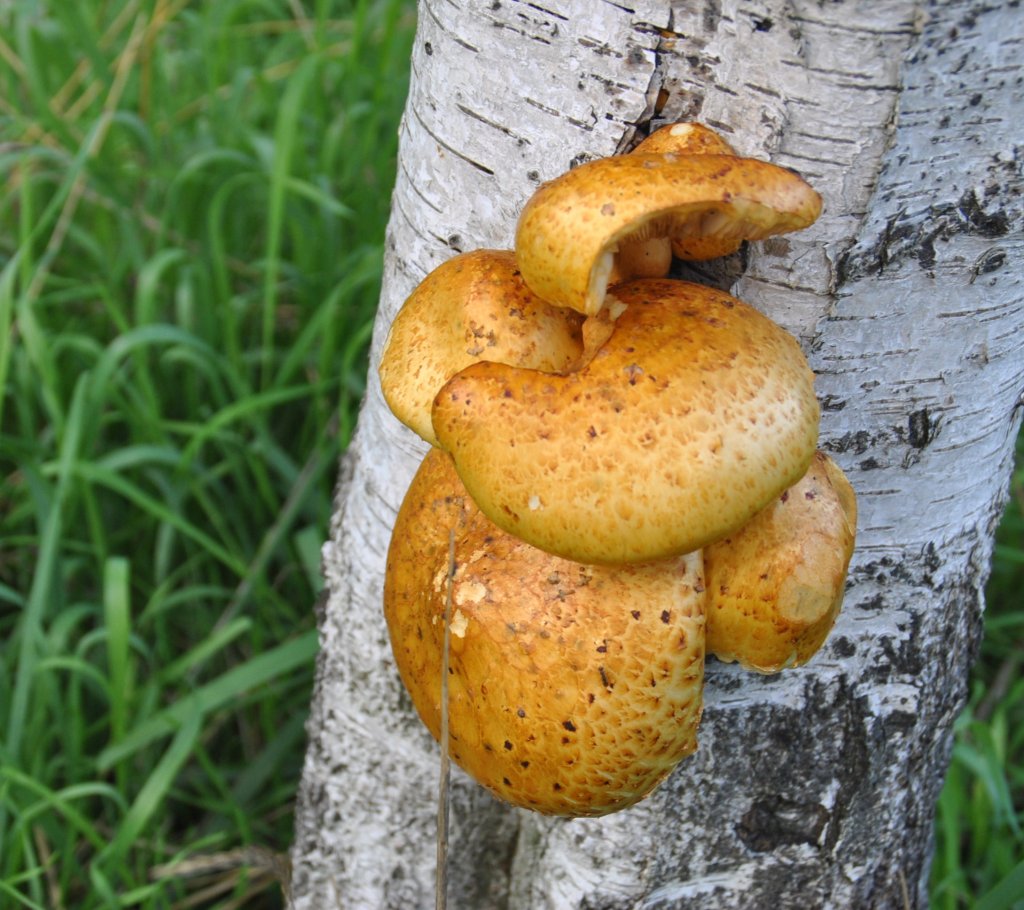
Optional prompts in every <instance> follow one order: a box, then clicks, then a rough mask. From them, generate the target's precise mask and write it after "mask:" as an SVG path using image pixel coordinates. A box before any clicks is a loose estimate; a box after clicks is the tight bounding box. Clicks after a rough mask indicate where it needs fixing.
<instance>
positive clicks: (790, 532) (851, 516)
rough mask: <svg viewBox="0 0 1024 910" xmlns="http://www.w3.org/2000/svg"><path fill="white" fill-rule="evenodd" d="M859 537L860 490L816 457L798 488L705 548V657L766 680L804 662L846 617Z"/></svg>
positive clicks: (829, 463) (828, 460)
mask: <svg viewBox="0 0 1024 910" xmlns="http://www.w3.org/2000/svg"><path fill="white" fill-rule="evenodd" d="M856 529H857V502H856V498H855V496H854V492H853V488H852V487H851V486H850V482H849V481H848V480H847V479H846V476H845V475H844V474H843V472H842V470H841V469H840V468H839V466H838V465H837V464H836V463H835V462H834V461H832V459H831V458H829V457H828V456H827V455H825V454H824V453H823V452H818V453H817V454H816V455H815V457H814V460H813V461H812V462H811V466H810V468H809V469H808V471H807V473H806V474H805V475H804V476H803V477H802V478H801V479H800V480H799V481H798V482H797V483H796V484H794V485H793V486H792V487H790V488H789V489H787V490H786V491H785V492H784V493H782V495H781V496H779V497H778V498H777V499H776V500H775V501H774V502H772V503H771V505H769V506H768V507H767V508H765V509H763V510H762V511H760V512H759V513H758V514H757V515H755V516H754V517H753V518H752V519H751V520H750V521H748V522H747V523H746V524H745V525H743V527H742V528H740V529H739V530H738V531H736V532H735V533H733V534H730V535H729V536H728V537H726V538H724V539H722V540H720V541H718V542H717V543H713V544H711V545H710V546H708V547H706V548H705V550H704V566H705V569H704V571H705V577H706V579H707V588H708V627H707V633H708V652H709V653H712V654H714V655H715V656H716V657H718V658H719V659H721V660H728V661H732V660H737V661H739V662H740V663H741V664H742V665H743V666H744V667H747V668H748V669H752V670H758V671H760V672H762V673H775V672H778V671H779V670H782V669H785V668H786V667H795V666H799V665H800V664H803V663H806V662H807V661H808V660H809V659H810V658H811V656H813V655H814V654H815V653H816V652H817V651H818V649H819V648H820V647H821V645H822V643H823V642H824V641H825V637H826V636H827V635H828V633H829V630H830V629H831V628H832V626H833V624H834V623H835V620H836V616H837V615H838V613H839V607H840V605H841V603H842V600H843V588H844V585H845V581H846V570H847V568H848V567H849V565H850V557H851V556H852V554H853V544H854V538H855V536H856Z"/></svg>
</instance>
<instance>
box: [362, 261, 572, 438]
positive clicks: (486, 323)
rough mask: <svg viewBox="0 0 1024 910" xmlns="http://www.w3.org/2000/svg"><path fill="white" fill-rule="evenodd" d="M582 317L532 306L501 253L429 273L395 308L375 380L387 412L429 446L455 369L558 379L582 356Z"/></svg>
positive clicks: (537, 304) (537, 303)
mask: <svg viewBox="0 0 1024 910" xmlns="http://www.w3.org/2000/svg"><path fill="white" fill-rule="evenodd" d="M581 322H582V317H581V316H580V315H579V314H577V313H574V312H572V311H571V310H565V309H560V308H558V307H553V306H550V305H548V304H547V303H545V302H544V301H542V300H540V299H538V298H537V297H536V296H535V295H534V294H533V293H532V292H531V291H530V289H529V288H528V287H527V286H526V284H525V283H524V282H523V279H522V276H521V275H520V274H519V270H518V268H517V267H516V262H515V255H514V254H513V253H512V252H511V251H508V250H476V251H474V252H471V253H463V254H461V255H459V256H456V257H454V258H453V259H449V260H448V261H447V262H445V263H443V264H442V265H440V266H439V267H438V268H436V269H435V270H434V271H433V272H431V273H430V274H429V275H428V276H427V277H426V278H424V279H423V281H422V282H421V283H420V284H419V286H418V287H417V288H416V289H415V290H414V291H413V293H412V294H411V295H410V296H409V298H408V299H407V300H406V301H405V303H404V304H403V305H402V308H401V310H400V311H399V313H398V315H397V316H396V317H395V321H394V322H393V323H392V325H391V330H390V332H389V333H388V338H387V341H386V342H385V346H384V353H383V355H382V357H381V362H380V368H379V375H380V381H381V387H382V389H383V392H384V398H385V399H386V401H387V403H388V406H389V407H390V408H391V410H392V411H393V412H394V414H395V416H396V417H397V418H398V419H399V420H401V421H402V423H404V424H405V425H406V426H407V427H409V428H410V429H411V430H413V431H414V432H415V433H418V434H419V435H420V436H421V437H423V439H425V440H426V441H427V442H429V443H430V444H431V445H437V440H436V439H435V438H434V430H433V428H432V427H431V425H430V406H431V404H432V402H433V400H434V395H435V394H436V393H437V391H438V389H440V388H441V386H442V385H444V383H445V382H446V381H447V380H448V379H449V378H450V377H452V376H454V375H455V374H456V373H457V372H458V371H459V370H461V369H463V368H464V367H467V366H469V365H470V364H471V363H477V362H478V361H481V360H494V361H498V362H500V363H510V364H516V365H519V366H525V367H531V368H534V369H538V370H545V371H548V372H559V371H561V370H565V369H567V368H569V367H570V366H571V365H572V364H574V363H575V362H576V360H577V359H578V357H579V355H580V353H581V351H582V345H583V342H582V337H581V329H580V326H581Z"/></svg>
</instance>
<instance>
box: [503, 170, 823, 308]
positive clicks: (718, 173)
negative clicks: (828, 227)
mask: <svg viewBox="0 0 1024 910" xmlns="http://www.w3.org/2000/svg"><path fill="white" fill-rule="evenodd" d="M820 211H821V197H820V196H818V194H817V193H816V192H815V191H814V190H813V189H811V188H810V187H809V186H808V185H807V184H806V183H805V182H804V181H803V179H802V178H800V177H799V176H797V175H796V174H795V173H793V172H792V171H789V170H786V169H785V168H781V167H778V166H776V165H773V164H769V163H767V162H764V161H757V160H754V159H752V158H737V157H735V156H733V155H711V154H691V155H676V154H646V153H639V154H638V153H636V152H633V153H631V154H629V155H622V156H619V157H615V158H602V159H600V160H598V161H592V162H589V163H587V164H583V165H580V166H579V167H577V168H576V169H574V170H571V171H569V172H568V173H566V174H563V175H562V176H561V177H558V178H556V179H555V180H552V181H550V182H548V183H545V184H544V185H543V186H541V187H540V189H538V190H537V192H536V193H534V195H533V196H532V197H531V198H530V199H529V201H528V202H527V203H526V206H525V207H524V209H523V212H522V214H521V215H520V217H519V224H518V226H517V228H516V244H515V246H516V260H517V261H518V263H519V267H520V269H521V270H522V273H523V278H524V279H525V280H526V283H527V284H528V285H529V286H530V288H531V289H532V290H533V291H534V293H535V294H537V296H539V297H541V298H543V299H544V300H547V301H548V302H549V303H552V304H555V305H556V306H563V307H571V308H572V309H575V310H579V312H581V313H586V314H587V315H588V316H592V315H594V314H595V313H597V312H598V311H599V310H600V309H601V306H602V304H603V303H604V296H605V292H606V289H607V287H608V282H609V276H610V274H611V270H612V266H613V264H614V254H615V252H616V251H617V250H618V248H619V245H620V244H622V243H623V242H625V241H627V240H631V241H639V240H644V239H646V238H649V237H656V236H668V237H680V238H683V239H687V240H693V239H696V238H712V239H714V240H715V242H716V243H719V244H734V243H738V242H739V241H742V240H761V239H763V238H765V237H768V236H771V235H773V234H779V233H785V232H787V231H795V230H798V229H800V228H804V227H807V225H809V224H811V223H812V222H813V221H814V220H815V219H816V218H817V217H818V214H819V213H820Z"/></svg>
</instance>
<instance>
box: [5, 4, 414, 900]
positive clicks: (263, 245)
mask: <svg viewBox="0 0 1024 910" xmlns="http://www.w3.org/2000/svg"><path fill="white" fill-rule="evenodd" d="M414 24H415V23H414V18H413V4H412V2H411V0H374V2H359V0H315V2H310V0H306V2H303V3H301V4H300V3H297V2H295V0H218V2H216V3H201V2H196V0H192V2H189V0H102V2H101V0H91V2H83V3H67V2H63V0H60V2H58V0H52V2H35V0H33V2H28V0H24V2H18V0H15V2H13V3H10V4H6V5H4V7H3V8H2V10H0V138H2V142H0V180H2V183H0V387H2V389H3V394H2V396H0V731H5V733H4V734H3V739H2V741H0V906H4V907H7V906H10V907H21V906H24V907H68V908H76V910H77V908H83V910H84V908H91V907H112V906H125V907H153V908H156V907H173V906H179V905H181V906H184V904H181V903H179V902H181V901H184V900H185V898H186V896H187V895H188V893H189V892H190V891H193V890H198V889H199V888H200V887H203V888H206V887H210V888H212V889H213V890H212V891H211V896H210V897H209V898H208V899H207V900H205V901H204V902H202V904H201V905H202V906H224V907H228V906H277V905H279V903H280V898H279V896H278V891H277V888H276V886H274V885H273V881H272V879H271V878H270V876H269V875H267V874H266V871H265V870H263V871H261V870H260V869H258V868H254V869H252V870H251V871H250V872H249V873H248V874H246V873H240V872H239V871H238V870H237V869H234V870H229V872H227V873H220V874H219V875H209V876H204V877H201V878H195V879H183V878H180V877H164V878H159V877H157V878H154V876H153V872H154V870H156V871H157V872H159V871H160V869H161V867H163V868H166V867H167V865H168V864H171V863H173V862H175V861H176V860H178V859H181V858H183V857H187V856H189V855H190V854H195V853H198V852H202V853H204V854H205V853H216V852H224V851H230V850H236V849H237V848H244V847H245V846H246V845H250V844H258V845H262V846H264V847H267V848H271V849H273V850H277V851H283V850H285V849H287V847H288V844H289V841H290V837H291V805H292V801H293V798H294V794H295V788H296V784H297V780H298V775H299V771H300V767H301V761H302V752H303V745H304V730H303V722H304V719H305V715H306V711H307V706H308V701H309V696H310V686H311V680H312V670H313V659H314V653H315V647H316V632H315V623H314V615H313V605H314V602H315V600H316V597H317V594H318V591H319V588H320V584H321V581H320V577H319V545H320V543H321V541H322V540H323V539H324V537H325V536H326V529H327V523H328V519H329V516H330V509H331V488H332V484H333V481H334V477H335V472H336V464H337V458H338V455H339V453H340V452H341V450H342V449H343V447H344V446H345V444H346V443H347V440H348V437H349V434H350V432H351V430H352V427H353V423H354V419H355V408H356V406H357V405H358V401H359V399H360V397H361V394H362V391H363V383H364V378H365V371H366V364H365V357H366V347H367V342H368V337H369V328H370V325H371V321H372V318H373V314H374V310H375V307H376V302H377V297H378V293H379V282H380V271H381V256H382V247H383V237H384V225H385V222H386V218H387V213H388V206H389V199H390V191H391V187H392V185H393V181H394V168H395V154H396V144H397V131H398V121H399V117H400V114H401V109H402V105H403V103H404V98H405V93H406V86H407V79H408V59H409V49H410V45H411V40H412V29H413V26H414ZM217 888H220V889H221V890H220V892H219V893H216V894H214V893H213V892H214V891H216V890H217Z"/></svg>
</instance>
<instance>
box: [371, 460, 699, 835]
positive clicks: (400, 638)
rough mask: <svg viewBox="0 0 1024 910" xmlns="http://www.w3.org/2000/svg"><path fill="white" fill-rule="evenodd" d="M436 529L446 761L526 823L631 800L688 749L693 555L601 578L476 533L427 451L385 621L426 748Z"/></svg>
mask: <svg viewBox="0 0 1024 910" xmlns="http://www.w3.org/2000/svg"><path fill="white" fill-rule="evenodd" d="M450 529H452V530H454V533H455V565H456V566H457V570H456V572H455V575H454V584H453V588H452V619H451V639H450V664H449V667H450V673H449V677H448V685H449V692H448V705H449V750H450V754H451V757H452V759H453V760H454V761H455V762H456V763H457V764H458V765H459V766H460V767H462V768H463V769H464V770H465V771H467V772H468V773H469V774H470V775H472V776H473V777H474V778H475V779H476V780H477V781H479V782H480V783H481V784H483V785H484V786H485V787H487V788H488V789H489V790H490V791H491V792H493V793H494V794H495V795H496V796H498V797H499V798H500V799H503V800H506V801H507V802H510V803H513V804H515V805H517V806H522V807H524V808H528V809H534V810H536V811H538V812H544V813H549V814H557V815H604V814H606V813H609V812H614V811H616V810H618V809H622V808H625V807H626V806H629V805H632V804H633V803H635V802H637V801H638V800H639V799H642V798H643V797H644V796H645V795H646V794H647V793H649V792H650V791H651V790H652V789H653V788H654V787H655V785H656V784H657V783H658V782H659V781H660V780H662V778H664V777H665V775H666V774H668V772H669V771H671V770H672V768H673V767H674V766H675V765H676V764H677V763H678V762H679V760H680V759H682V758H683V757H685V756H686V755H689V754H690V753H692V752H693V751H694V750H695V749H696V746H697V740H696V732H697V725H698V722H699V720H700V712H701V688H702V685H703V674H704V668H703V664H704V594H703V585H702V582H701V568H700V565H701V560H700V554H699V553H698V554H693V555H691V556H687V557H682V558H679V559H673V560H669V561H667V562H663V563H661V564H657V565H635V566H622V567H616V568H608V567H588V566H583V565H578V564H576V563H572V562H568V561H566V560H563V559H559V558H557V557H554V556H550V555H548V554H547V553H543V552H541V551H540V550H537V549H535V548H533V547H531V546H529V545H528V544H525V543H523V542H522V541H520V540H518V539H517V538H515V537H512V536H510V535H508V534H505V533H504V532H502V531H501V530H499V529H498V528H496V527H495V526H494V525H493V524H491V522H489V521H488V520H487V519H486V518H485V517H484V516H483V515H482V514H481V513H480V511H479V510H478V509H477V508H476V506H475V505H474V504H473V502H472V500H471V499H470V497H469V496H468V495H467V494H466V492H465V489H464V488H463V487H462V485H461V484H460V483H459V479H458V476H457V475H456V473H455V471H454V469H453V467H452V464H451V459H450V458H449V457H448V456H447V455H445V454H444V453H442V452H440V451H438V450H436V449H433V450H431V451H430V452H429V453H428V454H427V457H426V459H425V460H424V461H423V464H422V465H421V467H420V470H419V472H418V473H417V474H416V477H415V479H414V480H413V482H412V486H411V487H410V489H409V491H408V493H407V494H406V497H405V501H404V502H403V504H402V507H401V509H400V511H399V513H398V518H397V520H396V522H395V530H394V534H393V536H392V542H391V549H390V550H389V552H388V561H387V574H386V580H385V585H384V612H385V616H386V618H387V623H388V629H389V631H390V634H391V644H392V650H393V652H394V655H395V659H396V662H397V664H398V669H399V673H400V674H401V677H402V681H403V683H404V684H405V686H406V688H407V689H408V691H409V694H410V695H411V696H412V700H413V704H414V705H415V706H416V710H417V711H418V712H419V714H420V717H421V718H422V719H423V722H424V723H425V724H426V725H427V727H428V728H429V730H430V732H431V733H432V734H433V736H434V738H435V739H436V738H438V737H439V735H440V726H441V724H440V711H441V694H440V693H441V679H440V677H441V667H442V648H443V641H444V614H445V600H446V595H447V586H448V572H449V567H448V559H449V555H448V546H449V542H448V535H449V530H450Z"/></svg>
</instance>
